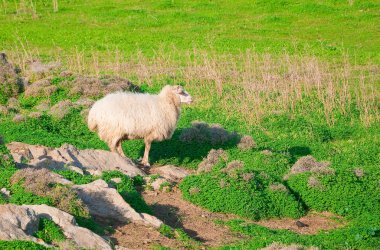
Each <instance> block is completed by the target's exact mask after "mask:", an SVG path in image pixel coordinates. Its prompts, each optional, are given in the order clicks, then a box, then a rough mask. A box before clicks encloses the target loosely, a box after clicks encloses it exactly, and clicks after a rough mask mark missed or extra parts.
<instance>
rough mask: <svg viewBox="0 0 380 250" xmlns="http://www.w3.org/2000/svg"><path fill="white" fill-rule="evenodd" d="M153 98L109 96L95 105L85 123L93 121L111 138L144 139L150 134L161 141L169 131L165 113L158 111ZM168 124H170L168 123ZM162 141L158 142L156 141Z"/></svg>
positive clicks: (138, 95)
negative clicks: (126, 136) (109, 134)
mask: <svg viewBox="0 0 380 250" xmlns="http://www.w3.org/2000/svg"><path fill="white" fill-rule="evenodd" d="M162 109H163V107H162V105H160V100H159V97H158V96H157V95H149V94H132V93H121V92H119V93H113V94H109V95H107V96H105V97H104V98H102V99H100V100H99V101H97V102H96V103H95V104H94V105H93V107H92V108H91V110H90V113H89V120H90V119H93V117H95V120H96V123H97V126H98V129H99V130H106V131H110V130H112V131H113V132H112V134H120V135H129V136H131V137H133V138H144V137H146V136H147V135H149V134H152V133H153V137H155V138H153V139H156V140H162V139H165V137H167V136H166V135H165V134H167V133H168V132H169V133H170V135H171V133H172V131H167V130H168V129H170V128H171V127H172V125H170V124H169V125H168V124H167V121H168V120H169V121H170V120H172V119H168V118H167V116H168V114H169V116H170V112H169V113H168V112H167V111H166V110H165V109H167V108H166V107H165V108H164V110H165V111H163V110H162ZM175 122H176V121H175ZM169 123H172V122H169ZM174 125H175V124H174ZM157 137H162V138H157Z"/></svg>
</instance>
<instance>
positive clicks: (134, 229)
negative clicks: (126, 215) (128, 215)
mask: <svg viewBox="0 0 380 250" xmlns="http://www.w3.org/2000/svg"><path fill="white" fill-rule="evenodd" d="M110 237H111V239H112V241H113V242H114V243H115V245H119V246H122V247H125V248H127V249H152V247H153V246H165V247H169V248H175V249H181V243H180V242H179V241H178V240H175V239H170V238H167V237H165V236H163V235H162V234H160V233H159V232H158V231H157V229H155V228H152V227H147V226H144V225H138V224H135V223H129V224H126V225H122V226H117V227H116V228H115V232H114V233H113V234H112V235H111V236H110Z"/></svg>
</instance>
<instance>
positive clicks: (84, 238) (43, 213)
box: [22, 205, 112, 250]
mask: <svg viewBox="0 0 380 250" xmlns="http://www.w3.org/2000/svg"><path fill="white" fill-rule="evenodd" d="M22 207H25V208H28V209H32V210H33V211H34V212H35V213H36V215H37V217H38V218H47V219H50V220H52V221H54V222H55V223H56V224H57V225H58V226H60V227H61V229H62V231H63V233H64V235H65V236H66V238H67V239H70V240H71V241H73V242H74V243H75V245H77V246H78V247H81V248H88V249H102V250H103V249H105V250H106V249H110V250H111V249H112V247H111V246H110V245H109V244H108V243H107V241H106V240H104V239H103V238H102V237H100V236H99V235H97V234H95V233H93V232H91V231H90V230H89V229H87V228H83V227H79V226H77V224H76V221H75V219H74V217H73V216H72V215H70V214H68V213H66V212H63V211H61V210H59V209H58V208H55V207H49V206H47V205H23V206H22Z"/></svg>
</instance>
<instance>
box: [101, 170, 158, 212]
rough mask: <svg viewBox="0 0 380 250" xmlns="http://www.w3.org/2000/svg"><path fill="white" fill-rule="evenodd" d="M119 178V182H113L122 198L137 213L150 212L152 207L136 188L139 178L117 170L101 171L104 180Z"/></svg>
mask: <svg viewBox="0 0 380 250" xmlns="http://www.w3.org/2000/svg"><path fill="white" fill-rule="evenodd" d="M113 178H120V179H121V182H120V183H113V185H115V187H116V190H117V191H118V192H119V193H120V195H121V196H122V197H123V198H124V200H125V201H126V202H127V203H128V204H129V205H131V207H133V208H134V209H135V210H136V211H137V212H139V213H148V214H152V209H151V208H150V207H149V206H148V205H147V204H146V202H145V201H144V199H143V198H142V197H141V194H140V193H139V192H138V191H137V190H136V188H135V186H136V185H140V184H141V178H140V177H135V178H130V177H129V176H127V175H125V174H123V173H121V172H119V171H107V172H103V175H102V179H103V180H105V181H106V182H112V181H111V179H113Z"/></svg>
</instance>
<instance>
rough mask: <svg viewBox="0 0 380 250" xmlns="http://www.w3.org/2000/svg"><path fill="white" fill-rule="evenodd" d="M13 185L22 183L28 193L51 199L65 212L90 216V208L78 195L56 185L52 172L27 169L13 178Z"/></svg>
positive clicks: (65, 187) (67, 188)
mask: <svg viewBox="0 0 380 250" xmlns="http://www.w3.org/2000/svg"><path fill="white" fill-rule="evenodd" d="M11 183H12V184H15V183H21V184H22V186H23V187H24V188H25V189H26V190H27V191H29V192H32V193H33V194H35V195H39V196H44V197H49V198H50V199H51V200H52V202H53V204H54V205H55V206H56V207H57V208H59V209H61V210H63V211H65V212H68V213H79V214H81V215H84V216H88V215H89V211H88V208H87V207H86V205H85V204H84V203H83V202H82V201H81V200H80V199H79V198H78V196H77V194H76V193H75V192H74V191H73V190H71V189H70V188H69V187H67V186H63V185H56V183H55V182H54V179H53V178H52V175H51V172H50V171H49V170H47V169H44V168H42V169H35V168H25V169H22V170H19V171H17V172H16V173H15V174H14V175H13V176H12V177H11Z"/></svg>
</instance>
